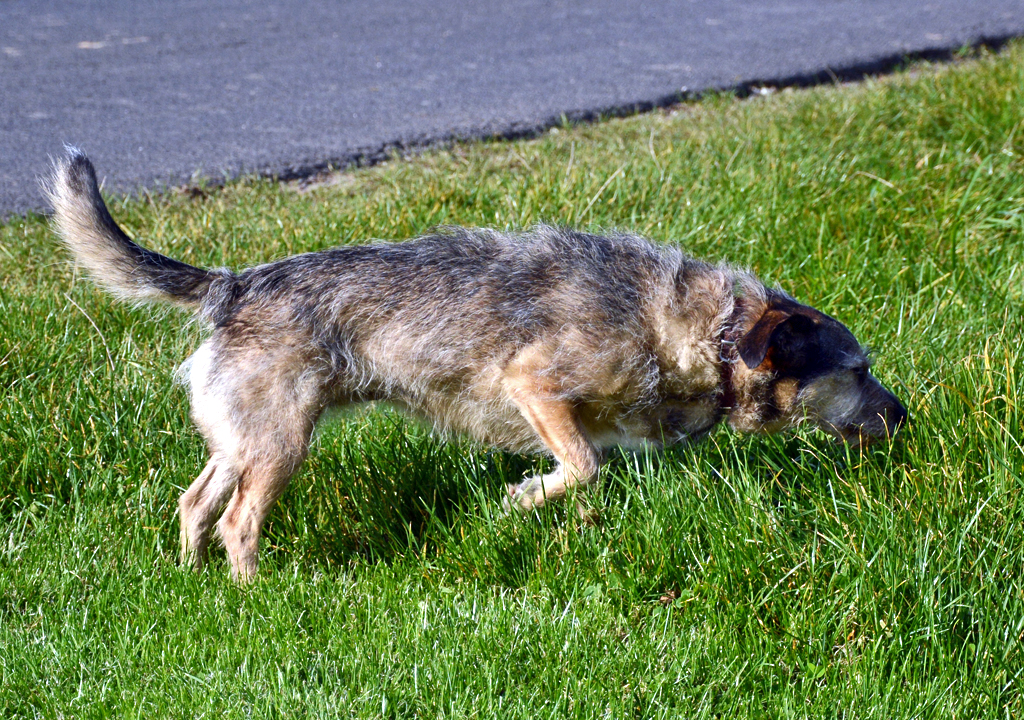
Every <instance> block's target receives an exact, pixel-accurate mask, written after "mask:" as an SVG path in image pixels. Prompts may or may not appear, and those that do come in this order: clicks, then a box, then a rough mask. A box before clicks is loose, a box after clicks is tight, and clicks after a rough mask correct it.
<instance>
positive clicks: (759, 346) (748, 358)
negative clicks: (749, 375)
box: [736, 308, 815, 370]
mask: <svg viewBox="0 0 1024 720" xmlns="http://www.w3.org/2000/svg"><path fill="white" fill-rule="evenodd" d="M814 338H815V325H814V321H813V320H811V319H810V318H809V317H807V316H805V315H803V314H794V313H792V312H790V311H789V310H787V309H781V308H772V309H769V310H767V311H766V312H765V313H764V314H763V315H762V316H761V317H760V318H759V319H758V321H757V322H756V323H755V324H754V327H752V328H751V329H750V332H748V333H747V334H746V335H744V336H743V337H741V338H740V339H739V340H737V341H736V349H737V350H738V351H739V354H740V358H741V359H742V360H743V362H744V364H745V365H746V366H747V367H748V368H750V369H751V370H753V369H754V368H756V367H758V366H759V365H760V364H761V363H763V362H764V359H765V357H767V356H768V352H769V351H772V364H773V365H776V366H779V368H780V369H781V368H783V367H791V366H796V365H800V364H801V363H802V362H803V360H805V359H806V358H805V356H806V355H807V351H808V350H809V345H810V344H811V343H813V342H814Z"/></svg>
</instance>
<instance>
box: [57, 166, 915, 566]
mask: <svg viewBox="0 0 1024 720" xmlns="http://www.w3.org/2000/svg"><path fill="white" fill-rule="evenodd" d="M47 189H48V194H49V197H50V200H51V201H52V203H53V209H54V223H55V226H56V229H57V231H58V232H59V233H60V236H61V237H62V238H63V240H64V242H65V243H66V244H67V246H68V247H69V248H70V249H71V252H72V253H73V254H74V256H75V259H76V260H77V261H78V262H79V263H80V264H81V265H82V266H83V267H84V268H85V269H86V270H87V271H88V272H89V273H90V274H91V275H92V277H93V279H94V280H96V281H97V282H99V283H100V284H102V285H103V286H105V287H106V288H107V289H108V290H110V291H112V292H113V293H115V294H117V295H118V296H120V297H123V298H126V299H129V300H134V301H161V302H169V303H174V304H177V305H181V306H184V307H188V308H191V309H193V310H194V311H195V312H196V313H197V314H198V315H199V317H201V318H202V319H203V320H205V321H206V322H207V323H208V324H209V325H210V326H211V327H212V333H211V335H210V338H209V339H208V340H207V341H206V342H204V343H203V344H202V346H201V347H200V348H199V349H198V350H197V351H196V353H195V354H194V355H193V356H192V357H191V358H190V359H189V360H188V361H187V362H186V363H185V365H183V366H182V372H183V375H184V376H185V377H186V378H187V381H188V384H189V385H190V388H191V397H192V413H193V417H194V419H195V423H196V425H197V426H198V427H199V430H200V432H201V433H202V434H203V436H204V437H205V438H206V442H207V444H208V447H209V452H210V459H209V462H208V463H207V465H206V467H205V468H204V469H203V471H202V472H201V473H200V475H199V477H198V478H196V480H195V481H194V482H193V483H192V485H191V486H190V487H189V488H188V490H187V491H186V492H185V494H184V495H182V497H181V500H180V502H179V513H180V521H181V547H182V557H183V559H184V560H185V561H186V562H188V563H191V564H192V565H194V566H196V567H200V566H202V564H203V563H204V561H205V557H206V554H207V546H208V544H209V542H210V537H211V534H212V533H213V530H214V523H215V522H216V524H217V528H216V529H217V532H218V534H219V535H220V537H221V538H222V540H223V542H224V545H225V547H226V549H227V554H228V557H229V559H230V561H231V572H232V575H233V576H234V577H236V578H238V579H239V580H244V579H247V578H250V577H251V576H252V575H253V573H255V572H256V568H257V550H258V545H259V536H260V530H261V526H262V524H263V521H264V519H265V518H266V516H267V513H268V512H269V510H270V508H271V507H272V506H273V504H274V503H275V502H276V501H277V499H278V497H280V495H281V493H282V491H283V490H284V489H285V486H286V485H287V484H288V481H289V479H290V478H291V477H292V475H293V474H294V473H295V471H296V469H297V468H298V467H299V465H300V464H301V463H302V461H303V459H304V458H305V456H306V452H307V449H308V447H309V443H310V439H311V436H312V434H313V429H314V426H315V425H316V422H317V419H318V418H319V417H320V416H321V415H322V414H323V412H324V411H325V410H327V409H329V408H332V407H339V406H345V405H350V404H353V403H363V402H368V401H381V402H386V403H390V404H391V405H393V406H396V407H398V408H401V409H403V410H406V411H408V412H409V413H411V414H413V415H415V416H418V417H421V418H424V419H426V420H427V421H429V422H430V423H432V424H433V426H434V427H436V428H438V429H440V430H442V431H445V432H457V433H464V434H466V435H469V436H470V437H473V438H476V439H477V440H479V441H480V442H483V443H487V444H489V445H494V446H497V447H501V448H506V449H508V450H511V451H514V452H547V453H550V454H551V455H553V456H554V459H555V460H556V461H557V466H556V469H555V470H554V472H552V473H550V474H547V475H543V476H538V477H531V478H528V479H526V480H524V481H523V482H521V483H519V484H518V485H514V486H510V487H509V488H508V499H507V504H508V506H509V507H510V508H514V509H517V510H527V511H528V510H530V509H531V508H536V507H539V506H540V505H543V504H544V503H545V502H547V501H550V500H552V499H555V498H560V497H562V496H564V495H565V494H566V493H567V492H568V491H570V490H571V489H572V488H574V487H580V486H585V485H588V484H590V483H592V482H594V481H595V480H596V479H597V476H598V471H599V469H600V467H601V460H602V452H603V451H604V450H605V449H607V448H609V447H612V446H615V445H624V446H638V445H639V446H661V445H664V444H669V443H676V442H680V441H685V440H688V439H691V438H699V437H701V436H702V435H705V434H706V433H708V431H710V430H711V429H712V428H713V427H714V426H715V425H716V424H717V423H719V422H721V421H723V420H724V421H726V422H728V424H729V425H730V426H731V427H732V428H733V429H735V430H739V431H744V432H759V433H760V432H776V431H778V430H782V429H784V428H788V427H791V426H793V425H795V424H796V423H798V422H800V421H803V420H810V421H813V422H814V423H816V424H817V425H818V426H820V427H821V428H823V429H825V430H826V431H828V432H830V433H833V434H834V435H836V436H839V437H841V438H843V439H845V440H847V441H848V442H854V443H859V442H862V441H866V440H870V439H874V438H885V437H891V436H892V435H893V434H894V433H895V431H896V429H897V428H898V426H899V425H900V424H901V423H902V422H903V421H904V419H905V418H906V415H907V413H906V410H905V409H904V408H903V406H902V405H901V404H900V402H899V400H897V399H896V397H895V396H894V395H893V394H892V393H891V392H889V391H888V390H886V389H885V388H883V387H882V385H880V384H879V383H878V381H877V380H876V379H875V378H874V377H873V376H872V375H871V373H870V372H869V366H870V363H869V360H868V358H867V356H866V354H865V352H864V350H863V349H862V348H861V346H860V344H859V343H858V342H857V340H856V339H855V338H854V337H853V335H852V334H851V333H850V331H849V330H847V329H846V327H845V326H843V325H842V324H841V323H839V322H838V321H837V320H834V319H833V318H831V317H829V316H828V315H825V314H823V313H821V312H818V311H817V310H815V309H813V308H811V307H808V306H806V305H802V304H800V303H797V302H795V301H794V300H792V299H791V298H790V297H788V296H787V295H785V294H783V293H782V292H780V291H778V290H774V289H770V288H766V287H765V286H764V285H763V284H762V283H761V282H759V281H758V280H757V279H756V278H755V277H754V276H753V275H751V274H750V273H747V272H741V271H737V270H733V269H730V268H727V267H716V266H713V265H709V264H707V263H704V262H701V261H698V260H693V259H691V258H688V257H686V256H685V255H683V254H682V253H680V252H679V251H677V250H675V249H671V248H665V247H657V246H655V245H653V244H651V243H650V242H648V241H647V240H644V239H642V238H639V237H635V236H632V235H622V234H617V235H611V236H597V235H589V234H585V233H580V232H574V231H572V230H567V229H561V228H553V227H545V226H538V227H536V228H534V229H533V230H530V231H528V232H525V233H521V234H506V233H499V232H494V231H490V230H464V229H443V230H440V231H438V232H436V233H433V234H430V235H426V236H424V237H420V238H417V239H415V240H409V241H407V242H398V243H385V242H377V243H374V244H371V245H366V246H361V247H342V248H335V249H332V250H325V251H322V252H315V253H309V254H305V255H297V256H295V257H289V258H285V259H283V260H278V261H276V262H272V263H269V264H267V265H260V266H258V267H254V268H250V269H248V270H244V271H242V272H240V273H234V272H232V271H230V270H226V269H215V270H204V269H200V268H197V267H193V266H191V265H187V264H185V263H183V262H179V261H177V260H173V259H171V258H168V257H165V256H163V255H160V254H158V253H156V252H153V251H151V250H147V249H146V248H143V247H141V246H139V245H137V244H136V243H135V242H133V241H132V240H131V239H130V238H129V237H128V236H127V235H126V234H125V233H124V232H123V231H122V230H121V228H120V227H119V226H118V225H117V223H115V222H114V220H113V219H112V218H111V216H110V214H109V212H108V211H107V208H106V206H105V205H104V203H103V200H102V198H101V196H100V192H99V188H98V186H97V182H96V174H95V171H94V170H93V167H92V164H91V163H90V162H89V160H88V159H87V158H86V157H85V156H84V155H83V154H81V153H80V152H77V151H74V152H71V154H70V157H68V158H66V159H64V160H62V161H60V162H58V164H57V167H56V168H55V172H54V175H53V178H52V180H51V182H50V183H49V186H48V188H47ZM218 516H219V518H220V520H219V522H217V518H218Z"/></svg>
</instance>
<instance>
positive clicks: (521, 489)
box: [501, 476, 545, 515]
mask: <svg viewBox="0 0 1024 720" xmlns="http://www.w3.org/2000/svg"><path fill="white" fill-rule="evenodd" d="M505 489H506V491H507V495H506V496H505V499H504V500H503V501H502V503H501V504H502V507H503V508H504V509H505V512H507V513H510V514H511V513H517V514H520V515H525V514H527V513H529V512H530V511H532V510H535V509H536V508H539V507H540V506H541V505H543V504H544V499H545V498H544V481H543V479H542V478H541V477H539V476H534V477H530V478H526V479H525V480H523V481H522V482H521V483H518V484H515V485H508V486H506V488H505Z"/></svg>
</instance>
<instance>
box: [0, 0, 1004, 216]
mask: <svg viewBox="0 0 1024 720" xmlns="http://www.w3.org/2000/svg"><path fill="white" fill-rule="evenodd" d="M1018 35H1024V0H884V1H883V0H649V1H647V2H622V1H621V0H620V1H618V2H616V1H615V0H592V1H590V2H585V1H582V0H580V1H573V2H570V1H557V0H555V1H548V2H540V1H539V0H523V1H517V0H511V1H509V0H506V1H505V2H486V1H483V0H481V1H479V2H471V1H470V0H447V1H446V2H429V1H427V0H382V1H378V2H374V3H368V2H362V3H355V2H345V3H342V2H330V3H329V2H310V1H308V0H276V1H271V2H262V3H252V2H248V1H246V2H243V1H242V0H201V1H199V2H194V1H183V0H175V1H171V0H167V1H164V2H152V3H138V2H133V1H130V0H101V1H97V2H81V1H80V2H67V3H61V4H58V3H52V2H44V1H43V0H0V216H4V215H9V214H11V213H20V212H25V211H27V210H37V209H41V208H42V207H43V201H42V198H41V196H40V193H39V191H38V187H37V178H38V177H39V176H40V175H42V174H43V173H44V172H45V171H46V168H47V166H48V157H49V156H53V155H56V154H59V153H60V152H61V148H62V143H64V142H70V143H73V144H76V145H79V146H80V147H82V148H83V149H84V150H86V152H88V153H89V154H90V155H91V156H92V158H93V160H94V161H95V163H96V165H97V168H98V170H99V172H100V174H101V175H102V176H104V177H105V181H106V185H107V187H108V188H110V189H115V190H119V191H132V190H135V189H138V188H140V187H153V186H161V185H163V184H178V183H182V182H187V181H188V180H190V179H191V178H193V177H195V176H196V175H205V176H207V177H210V178H213V179H221V178H223V177H225V176H235V175H238V174H240V173H252V172H258V173H272V174H278V175H285V176H300V175H303V174H309V173H311V172H313V171H315V170H317V169H319V168H323V167H325V166H326V165H327V163H332V164H335V165H341V164H345V163H347V162H351V161H353V160H362V161H373V160H375V159H379V158H380V157H382V156H383V154H384V152H385V151H386V150H387V149H388V148H393V147H395V146H401V145H417V144H423V143H430V142H437V141H441V140H444V139H446V138H451V137H453V136H462V137H477V136H483V135H492V134H502V135H505V134H519V133H523V132H529V131H531V130H534V129H538V128H541V127H544V126H545V125H547V124H549V123H551V122H553V121H556V120H557V118H559V117H560V116H561V115H562V114H563V113H564V114H568V115H570V116H572V117H585V116H587V115H588V114H592V113H593V112H594V111H603V110H609V109H618V110H626V109H628V108H631V107H634V106H640V107H646V106H650V105H651V104H666V103H668V102H670V101H671V100H672V99H673V98H676V97H678V96H679V94H680V92H681V91H682V89H683V88H685V89H686V91H687V92H691V93H692V92H698V91H701V90H705V89H708V88H722V87H726V88H728V87H743V86H745V85H748V84H758V83H764V84H782V83H787V84H788V83H792V82H806V81H811V80H813V79H815V78H819V79H820V78H827V77H828V76H829V73H830V72H832V73H835V74H837V75H838V76H841V77H852V76H857V75H859V74H861V73H862V72H864V71H870V70H881V69H886V68H889V67H892V65H893V64H894V63H896V62H898V61H899V59H900V58H902V57H904V56H906V55H907V54H917V53H926V54H927V53H933V52H934V53H941V52H942V51H948V50H950V49H956V48H958V47H960V46H963V45H966V44H975V43H978V42H981V41H989V42H992V41H995V42H997V43H998V42H999V41H1001V40H1003V39H1006V38H1008V37H1013V36H1018Z"/></svg>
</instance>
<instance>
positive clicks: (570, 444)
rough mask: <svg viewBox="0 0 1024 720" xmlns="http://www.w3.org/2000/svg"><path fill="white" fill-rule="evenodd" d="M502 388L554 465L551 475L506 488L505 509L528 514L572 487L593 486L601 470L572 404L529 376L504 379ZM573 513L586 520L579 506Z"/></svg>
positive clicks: (580, 504)
mask: <svg viewBox="0 0 1024 720" xmlns="http://www.w3.org/2000/svg"><path fill="white" fill-rule="evenodd" d="M505 387H506V389H507V390H508V392H509V395H510V397H511V399H512V402H514V403H515V405H516V407H518V408H519V411H520V412H521V413H522V414H523V417H525V418H526V420H527V421H528V422H529V423H530V426H531V427H532V428H533V429H534V431H535V432H536V433H537V435H538V437H540V439H541V441H542V442H543V443H544V445H545V446H546V447H547V448H548V449H549V450H550V451H551V453H552V454H553V455H554V456H555V460H556V461H557V462H558V467H557V468H556V469H555V471H554V472H552V473H548V474H547V475H536V476H534V477H531V478H527V479H526V480H524V481H523V482H521V483H519V484H518V485H510V486H509V487H508V497H507V498H506V499H505V508H506V509H507V510H513V509H514V510H519V511H529V510H532V509H533V508H538V507H540V506H542V505H543V504H544V503H546V502H547V501H549V500H553V499H557V498H561V497H564V496H565V494H566V493H567V492H568V491H569V490H571V489H572V488H573V487H576V486H580V487H583V486H586V485H589V484H590V483H592V482H594V481H595V480H596V479H597V475H598V470H599V469H600V466H601V459H600V454H599V452H598V451H597V449H596V448H595V447H594V445H593V444H592V443H591V442H590V440H589V439H588V438H587V434H586V431H585V430H584V429H583V424H582V423H581V422H580V418H579V414H578V413H577V411H576V408H575V407H574V406H573V404H572V403H571V402H570V401H568V400H565V399H562V398H559V397H557V396H556V395H555V394H554V393H553V392H551V391H550V390H548V389H546V388H545V387H544V383H543V382H539V381H537V380H536V379H535V378H532V377H529V376H521V375H520V376H517V377H514V378H507V379H506V383H505ZM577 510H578V511H579V512H580V514H581V516H587V513H586V510H585V508H584V507H583V505H582V503H580V502H577Z"/></svg>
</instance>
